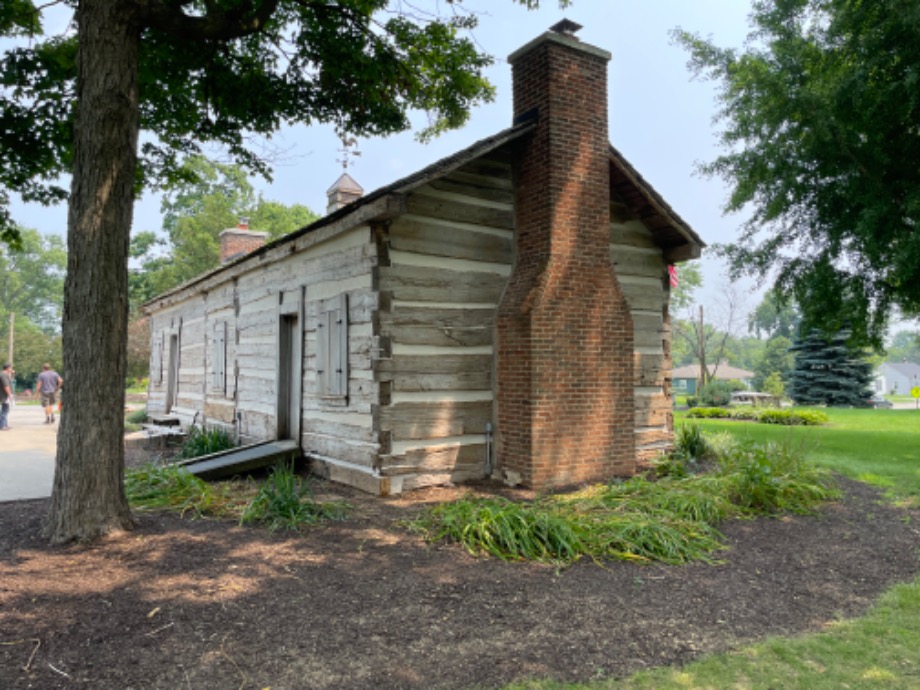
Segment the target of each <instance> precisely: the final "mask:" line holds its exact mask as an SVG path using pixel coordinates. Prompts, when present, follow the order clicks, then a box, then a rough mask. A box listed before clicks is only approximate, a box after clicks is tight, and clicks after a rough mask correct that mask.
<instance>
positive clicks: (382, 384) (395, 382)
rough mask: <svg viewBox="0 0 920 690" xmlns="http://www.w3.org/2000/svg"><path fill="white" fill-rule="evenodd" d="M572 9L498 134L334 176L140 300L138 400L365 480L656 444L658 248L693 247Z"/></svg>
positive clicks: (455, 472)
mask: <svg viewBox="0 0 920 690" xmlns="http://www.w3.org/2000/svg"><path fill="white" fill-rule="evenodd" d="M573 28H574V25H572V24H571V23H567V22H563V23H560V24H559V25H557V27H554V30H553V31H550V32H548V33H545V34H543V35H541V36H539V37H538V38H536V39H535V40H534V41H531V42H530V43H528V44H527V45H526V46H524V47H523V48H521V49H520V50H518V51H516V52H515V53H514V54H513V55H512V56H511V58H510V62H511V63H512V66H513V72H514V81H515V88H514V101H515V103H514V111H515V122H514V124H513V125H512V126H511V127H509V128H508V129H505V130H503V131H500V132H497V133H496V134H495V135H493V136H491V137H488V138H487V139H484V140H482V141H479V142H477V143H475V144H473V145H472V146H470V147H468V148H467V149H464V150H462V151H459V152H457V153H456V154H454V155H452V156H450V157H448V158H446V159H443V160H441V161H438V162H437V163H435V164H433V165H431V166H429V167H427V168H425V169H423V170H420V171H418V172H417V173H415V174H413V175H410V176H408V177H406V178H403V179H402V180H399V181H397V182H395V183H393V184H391V185H388V186H387V187H384V188H382V189H378V190H376V191H375V192H372V193H370V194H368V195H365V196H359V195H360V193H361V190H360V187H358V185H356V184H354V181H353V180H351V179H350V178H347V179H345V178H340V180H339V182H338V183H337V184H336V185H334V186H333V188H332V189H330V190H329V197H330V208H329V212H328V215H327V216H326V217H324V218H322V219H321V220H319V221H317V222H315V223H313V224H312V225H310V226H307V227H305V228H302V229H301V230H298V231H296V232H294V233H291V234H290V235H288V236H286V237H284V238H281V239H278V240H275V241H273V242H271V243H269V244H266V245H264V246H261V247H258V248H256V249H254V250H251V251H250V252H249V253H248V254H245V255H243V256H241V257H239V258H236V259H231V260H229V261H228V263H227V264H226V265H224V266H222V267H221V268H219V269H215V270H214V271H211V272H210V273H207V274H205V275H203V276H200V277H198V278H196V279H195V280H192V281H190V282H189V283H186V284H185V285H181V286H179V287H177V288H175V289H173V290H171V291H169V292H167V293H165V294H163V295H160V296H158V297H157V298H155V299H154V300H151V301H150V302H149V303H148V304H147V305H145V309H146V312H147V313H148V314H149V315H150V318H151V337H152V354H151V377H150V390H149V397H148V411H149V412H150V413H152V414H161V415H169V416H172V417H174V418H175V419H177V420H178V421H179V422H180V423H181V424H183V425H187V424H190V423H192V422H195V421H197V422H198V423H205V424H208V425H214V426H222V427H224V428H226V429H228V430H230V431H232V432H233V433H236V434H237V435H238V436H239V437H240V439H241V440H242V441H244V442H251V441H262V440H271V439H291V440H295V441H296V442H297V444H298V446H299V447H300V449H301V451H302V453H303V455H304V456H305V457H306V458H307V459H308V460H309V461H310V463H311V467H312V468H313V470H314V471H316V472H318V473H320V474H323V475H325V476H327V477H330V478H332V479H334V480H336V481H340V482H344V483H347V484H351V485H353V486H357V487H359V488H362V489H364V490H367V491H371V492H374V493H379V494H388V493H397V492H400V491H405V490H408V489H412V488H416V487H421V486H426V485H432V484H438V483H444V482H451V481H461V480H464V479H470V478H476V477H482V476H484V475H486V474H491V475H492V476H495V477H498V478H501V479H503V480H504V481H506V482H508V483H510V484H523V485H526V486H530V487H534V488H545V487H551V486H559V485H564V484H571V483H576V482H582V481H596V480H601V479H605V478H608V477H610V476H614V475H629V474H631V473H632V472H633V471H634V469H635V466H636V464H637V463H641V462H643V461H644V460H650V459H651V458H653V457H655V456H656V455H657V454H658V453H659V452H660V451H661V450H665V449H667V448H668V447H669V446H670V445H671V443H672V438H673V421H672V416H671V415H672V412H671V409H672V404H671V391H670V384H671V377H670V320H669V313H668V305H669V298H670V293H669V291H670V283H669V276H668V265H669V264H673V263H675V262H679V261H684V260H687V259H690V258H695V257H697V256H699V254H700V250H701V247H702V246H703V243H702V241H701V240H700V239H699V237H698V236H697V235H696V234H695V233H694V232H693V230H692V229H690V228H689V226H687V224H686V223H685V222H684V221H683V220H682V219H681V218H680V217H679V216H678V215H677V214H676V213H675V212H674V211H673V210H672V209H671V208H670V207H669V206H668V204H667V203H666V202H665V201H664V200H663V199H662V198H661V197H660V195H658V194H657V192H655V190H654V189H652V187H651V186H650V185H649V184H648V183H647V182H646V181H645V180H644V179H643V178H642V177H641V175H639V173H638V172H637V171H636V170H635V169H634V168H633V167H632V166H631V165H630V164H629V163H628V162H627V161H626V160H625V159H624V158H623V156H622V155H621V154H620V153H619V152H618V151H617V150H616V149H614V148H613V147H612V146H611V145H610V143H609V141H608V139H607V137H608V134H607V130H608V128H607V90H606V74H607V62H608V60H609V58H610V55H609V54H608V53H607V52H606V51H603V50H601V49H599V48H596V47H594V46H590V45H587V44H584V43H582V42H580V41H579V40H578V39H577V38H575V37H574V36H573V35H572V33H571V31H572V30H573ZM346 177H347V176H346ZM247 230H248V228H238V229H235V231H234V232H231V233H228V234H227V240H228V241H227V244H228V246H232V247H234V248H235V247H239V246H240V245H241V244H245V243H246V242H247V241H248V240H249V239H252V238H249V237H247V236H246V235H245V234H244V233H245V232H246V231H247Z"/></svg>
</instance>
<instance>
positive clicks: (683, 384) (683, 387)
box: [674, 379, 687, 391]
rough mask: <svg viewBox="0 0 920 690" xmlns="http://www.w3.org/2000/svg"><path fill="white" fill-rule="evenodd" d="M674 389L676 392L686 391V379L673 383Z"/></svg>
mask: <svg viewBox="0 0 920 690" xmlns="http://www.w3.org/2000/svg"><path fill="white" fill-rule="evenodd" d="M674 387H675V388H677V389H678V390H682V391H685V390H687V379H677V380H675V381H674Z"/></svg>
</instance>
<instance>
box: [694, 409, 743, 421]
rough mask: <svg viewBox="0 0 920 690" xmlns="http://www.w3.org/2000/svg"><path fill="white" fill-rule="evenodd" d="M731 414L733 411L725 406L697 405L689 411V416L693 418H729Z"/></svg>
mask: <svg viewBox="0 0 920 690" xmlns="http://www.w3.org/2000/svg"><path fill="white" fill-rule="evenodd" d="M731 416H732V413H731V411H730V410H728V409H726V408H724V407H695V408H693V409H692V410H690V411H689V412H687V417H689V418H692V419H727V418H729V417H731Z"/></svg>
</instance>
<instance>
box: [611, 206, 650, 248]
mask: <svg viewBox="0 0 920 690" xmlns="http://www.w3.org/2000/svg"><path fill="white" fill-rule="evenodd" d="M611 221H612V222H611V223H610V244H612V245H623V246H627V247H646V248H648V249H652V248H655V249H658V244H657V243H656V242H655V239H654V237H653V236H652V233H651V232H650V231H649V229H648V228H646V227H645V226H644V225H643V224H642V222H641V221H638V220H635V219H634V218H632V217H626V218H624V217H623V215H622V214H620V215H619V216H618V218H617V220H613V219H611Z"/></svg>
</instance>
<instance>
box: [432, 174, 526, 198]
mask: <svg viewBox="0 0 920 690" xmlns="http://www.w3.org/2000/svg"><path fill="white" fill-rule="evenodd" d="M428 186H429V187H431V188H432V189H436V190H438V191H442V192H450V193H451V194H461V195H463V196H468V197H472V198H473V199H482V200H484V201H495V202H499V203H504V204H513V203H514V193H513V191H512V189H511V188H510V187H507V186H504V187H503V186H500V185H496V184H494V183H493V180H492V178H490V177H483V176H470V175H466V176H464V175H463V174H462V173H461V174H460V175H449V176H447V177H442V178H440V179H437V180H433V181H432V182H429V183H428Z"/></svg>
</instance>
